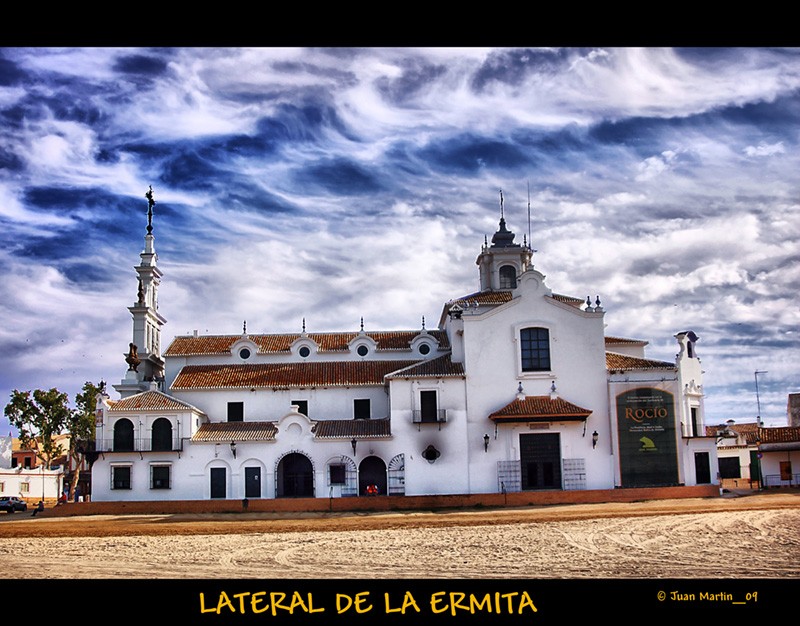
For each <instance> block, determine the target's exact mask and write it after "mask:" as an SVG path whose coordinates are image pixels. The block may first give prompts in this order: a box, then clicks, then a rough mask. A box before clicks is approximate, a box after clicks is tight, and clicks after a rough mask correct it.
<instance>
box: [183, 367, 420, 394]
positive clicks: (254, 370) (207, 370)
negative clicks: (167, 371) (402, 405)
mask: <svg viewBox="0 0 800 626" xmlns="http://www.w3.org/2000/svg"><path fill="white" fill-rule="evenodd" d="M415 363H418V361H309V362H303V363H247V364H244V363H232V364H227V365H187V366H185V367H184V368H182V369H181V371H180V372H179V373H178V375H177V376H176V377H175V381H174V382H173V383H172V387H171V388H172V389H231V388H289V387H349V386H358V385H382V384H383V383H384V378H385V377H386V376H387V374H390V373H392V372H394V371H397V370H399V369H402V368H404V367H408V366H409V365H413V364H415Z"/></svg>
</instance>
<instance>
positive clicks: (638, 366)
mask: <svg viewBox="0 0 800 626" xmlns="http://www.w3.org/2000/svg"><path fill="white" fill-rule="evenodd" d="M606 369H608V370H612V371H613V370H663V369H675V364H674V363H670V362H669V361H655V360H653V359H640V358H637V357H635V356H628V355H626V354H617V353H616V352H606Z"/></svg>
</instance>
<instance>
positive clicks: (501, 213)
mask: <svg viewBox="0 0 800 626" xmlns="http://www.w3.org/2000/svg"><path fill="white" fill-rule="evenodd" d="M500 219H501V220H502V219H505V213H504V210H503V190H502V189H501V190H500Z"/></svg>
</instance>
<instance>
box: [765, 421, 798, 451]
mask: <svg viewBox="0 0 800 626" xmlns="http://www.w3.org/2000/svg"><path fill="white" fill-rule="evenodd" d="M758 434H759V436H760V437H761V447H762V448H763V447H764V444H780V443H800V428H798V427H796V426H782V427H777V428H759V429H758Z"/></svg>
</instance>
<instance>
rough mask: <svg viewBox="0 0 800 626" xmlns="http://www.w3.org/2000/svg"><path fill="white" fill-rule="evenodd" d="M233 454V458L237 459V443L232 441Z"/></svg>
mask: <svg viewBox="0 0 800 626" xmlns="http://www.w3.org/2000/svg"><path fill="white" fill-rule="evenodd" d="M231 454H232V455H233V458H234V459H235V458H236V442H235V441H231Z"/></svg>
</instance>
